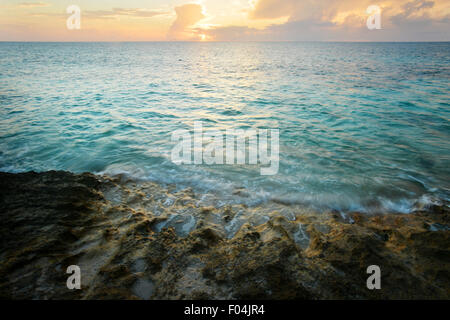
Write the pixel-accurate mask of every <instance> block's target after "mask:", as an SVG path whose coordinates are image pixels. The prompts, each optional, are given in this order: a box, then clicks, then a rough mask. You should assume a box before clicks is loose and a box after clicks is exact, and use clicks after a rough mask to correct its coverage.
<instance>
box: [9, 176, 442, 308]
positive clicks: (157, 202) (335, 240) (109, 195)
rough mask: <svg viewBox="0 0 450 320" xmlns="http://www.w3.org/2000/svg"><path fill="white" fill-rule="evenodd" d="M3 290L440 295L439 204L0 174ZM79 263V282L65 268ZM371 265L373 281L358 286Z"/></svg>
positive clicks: (117, 294) (75, 295) (141, 295)
mask: <svg viewBox="0 0 450 320" xmlns="http://www.w3.org/2000/svg"><path fill="white" fill-rule="evenodd" d="M0 190H1V192H0V215H1V217H0V232H1V241H0V257H1V259H0V298H2V299H449V298H450V249H449V244H450V227H449V226H450V210H449V206H448V204H447V203H444V204H442V205H439V206H438V205H435V206H432V207H430V208H423V209H421V210H417V211H416V212H415V213H412V214H406V215H405V214H383V213H380V214H377V215H370V216H368V215H364V214H361V213H358V212H353V213H348V214H347V215H341V214H340V213H338V212H332V211H330V212H320V213H318V212H311V211H310V210H307V209H305V208H300V207H287V206H285V205H283V204H277V203H273V204H267V205H265V206H261V207H251V208H250V207H247V206H245V205H238V204H236V205H224V206H221V207H217V206H216V207H215V206H208V205H206V203H205V202H204V201H203V199H202V196H201V195H198V194H196V193H195V192H194V191H193V190H191V189H187V190H177V189H176V187H174V186H160V185H158V184H155V183H150V182H136V181H129V180H127V179H126V178H125V177H120V176H119V177H113V178H111V177H106V176H95V175H93V174H89V173H85V174H80V175H75V174H72V173H68V172H56V171H51V172H44V173H34V172H30V173H22V174H10V173H0ZM70 265H78V266H80V269H81V284H82V288H81V290H69V289H68V288H67V287H66V280H67V277H68V276H69V275H68V274H66V268H67V267H68V266H70ZM370 265H378V266H380V268H381V279H382V280H381V286H382V288H381V290H369V289H367V287H366V280H367V278H368V276H369V275H368V274H367V273H366V269H367V267H368V266H370Z"/></svg>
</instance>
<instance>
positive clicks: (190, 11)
mask: <svg viewBox="0 0 450 320" xmlns="http://www.w3.org/2000/svg"><path fill="white" fill-rule="evenodd" d="M175 12H176V14H177V18H176V19H175V21H174V22H173V24H172V26H171V27H170V29H169V32H168V34H167V38H168V39H170V40H200V39H201V37H200V35H198V34H197V32H196V31H195V30H193V29H191V27H193V26H194V25H195V24H196V23H197V22H199V21H200V20H202V19H204V18H206V16H205V15H204V14H203V7H202V6H201V5H199V4H194V3H190V4H185V5H182V6H179V7H175Z"/></svg>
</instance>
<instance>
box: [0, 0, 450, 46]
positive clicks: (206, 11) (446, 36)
mask: <svg viewBox="0 0 450 320" xmlns="http://www.w3.org/2000/svg"><path fill="white" fill-rule="evenodd" d="M70 5H76V6H78V7H79V8H80V10H81V25H80V29H77V30H69V29H68V28H67V24H66V21H67V19H68V18H69V17H70V16H71V14H70V13H67V12H66V10H67V7H69V6H70ZM371 5H377V6H378V7H379V8H380V10H381V13H380V17H381V19H380V21H381V29H373V30H369V28H368V27H367V24H366V22H367V19H368V18H369V16H370V14H368V13H367V11H366V10H367V8H368V7H369V6H371ZM0 41H450V0H389V1H382V0H380V1H377V0H315V1H313V0H193V1H186V0H173V1H168V0H126V1H123V0H42V1H35V0H2V1H1V2H0Z"/></svg>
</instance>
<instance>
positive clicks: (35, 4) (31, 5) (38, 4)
mask: <svg viewBox="0 0 450 320" xmlns="http://www.w3.org/2000/svg"><path fill="white" fill-rule="evenodd" d="M48 6H50V4H49V3H45V2H21V3H19V7H20V8H36V7H48Z"/></svg>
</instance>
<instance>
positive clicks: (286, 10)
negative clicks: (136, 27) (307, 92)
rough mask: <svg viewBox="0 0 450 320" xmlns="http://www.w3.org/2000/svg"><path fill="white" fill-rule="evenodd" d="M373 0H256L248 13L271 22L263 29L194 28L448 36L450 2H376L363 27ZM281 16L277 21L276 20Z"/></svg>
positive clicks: (246, 35)
mask: <svg viewBox="0 0 450 320" xmlns="http://www.w3.org/2000/svg"><path fill="white" fill-rule="evenodd" d="M371 4H373V0H358V1H356V0H340V1H335V0H322V1H320V2H319V1H313V0H259V1H257V2H256V3H255V5H254V7H253V9H252V10H250V11H249V13H248V17H249V19H251V20H269V21H271V20H272V19H273V20H272V21H273V23H272V24H271V25H268V26H266V27H265V28H263V29H256V28H249V27H246V26H221V27H213V28H211V29H205V30H198V31H197V32H199V33H204V34H206V35H207V36H208V38H212V39H214V40H224V41H228V40H231V41H233V40H250V41H251V40H255V41H258V40H261V41H270V40H280V41H448V40H450V34H449V33H448V30H450V2H448V1H446V0H434V1H430V0H396V1H382V2H380V7H381V8H382V29H381V30H368V29H367V26H366V20H367V18H368V14H367V13H366V9H367V7H368V6H369V5H371ZM280 18H287V19H286V21H285V22H283V23H281V24H280V23H279V22H278V23H276V19H280Z"/></svg>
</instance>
